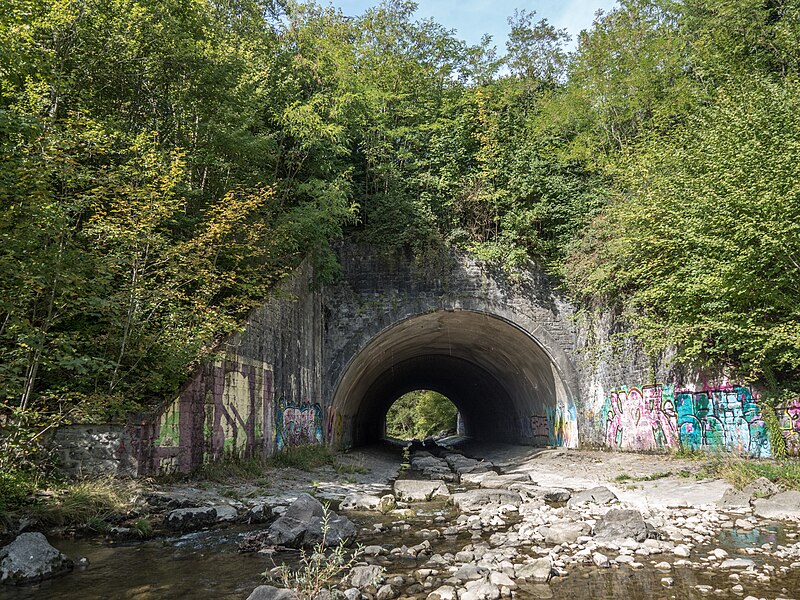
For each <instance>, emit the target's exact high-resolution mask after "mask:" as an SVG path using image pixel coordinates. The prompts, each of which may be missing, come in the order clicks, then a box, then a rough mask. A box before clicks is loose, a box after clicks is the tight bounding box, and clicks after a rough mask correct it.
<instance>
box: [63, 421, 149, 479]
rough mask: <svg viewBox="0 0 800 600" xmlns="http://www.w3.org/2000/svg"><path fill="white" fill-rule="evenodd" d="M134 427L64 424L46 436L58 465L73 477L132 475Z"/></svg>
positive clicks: (136, 470) (135, 440) (134, 472)
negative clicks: (48, 436)
mask: <svg viewBox="0 0 800 600" xmlns="http://www.w3.org/2000/svg"><path fill="white" fill-rule="evenodd" d="M137 436H138V430H137V428H136V427H127V426H122V425H108V424H101V425H65V426H62V427H59V428H58V429H57V430H56V431H55V432H54V433H53V435H52V437H51V438H50V440H49V444H50V447H51V448H52V449H53V451H54V452H55V454H56V460H57V462H58V465H59V468H60V469H61V470H62V471H64V472H65V473H66V474H67V475H70V476H72V477H76V478H80V477H89V476H97V475H117V476H121V477H125V476H128V477H130V476H135V475H136V474H137V473H138V462H137V458H136V443H137Z"/></svg>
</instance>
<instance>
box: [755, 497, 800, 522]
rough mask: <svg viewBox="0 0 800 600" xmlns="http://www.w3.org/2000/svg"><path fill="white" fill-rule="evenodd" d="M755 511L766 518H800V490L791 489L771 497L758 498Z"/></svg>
mask: <svg viewBox="0 0 800 600" xmlns="http://www.w3.org/2000/svg"><path fill="white" fill-rule="evenodd" d="M753 512H754V513H755V514H756V515H757V516H759V517H762V518H764V519H800V492H797V491H789V492H782V493H780V494H775V495H774V496H772V497H771V498H758V499H757V500H755V501H754V502H753Z"/></svg>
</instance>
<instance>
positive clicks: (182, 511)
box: [164, 506, 217, 531]
mask: <svg viewBox="0 0 800 600" xmlns="http://www.w3.org/2000/svg"><path fill="white" fill-rule="evenodd" d="M216 522H217V510H216V509H215V508H214V507H212V506H205V507H202V508H177V509H175V510H173V511H171V512H169V513H167V516H166V517H165V518H164V523H165V524H166V526H167V527H169V528H170V529H180V530H183V531H187V530H191V529H201V528H203V527H208V526H209V525H213V524H214V523H216Z"/></svg>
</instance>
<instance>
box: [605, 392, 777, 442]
mask: <svg viewBox="0 0 800 600" xmlns="http://www.w3.org/2000/svg"><path fill="white" fill-rule="evenodd" d="M601 419H602V420H603V422H604V427H605V429H604V431H605V443H606V445H607V446H609V447H611V448H617V449H620V450H638V451H641V450H659V449H665V448H672V449H677V448H679V447H684V448H690V449H693V450H700V449H710V448H719V449H725V450H730V451H733V452H736V453H739V454H742V455H748V456H759V457H768V456H770V455H771V451H770V445H769V434H768V433H767V430H766V426H765V424H764V420H763V419H762V418H761V412H760V409H759V407H758V402H757V398H756V397H754V395H753V392H752V390H751V389H750V388H749V387H745V386H730V385H726V386H720V387H713V388H709V389H703V390H699V391H691V390H676V389H675V387H674V386H672V385H663V384H655V385H646V386H641V387H619V388H615V389H613V390H611V392H610V393H609V395H608V398H607V399H606V403H605V405H604V407H603V410H602V412H601Z"/></svg>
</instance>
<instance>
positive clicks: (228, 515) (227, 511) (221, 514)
mask: <svg viewBox="0 0 800 600" xmlns="http://www.w3.org/2000/svg"><path fill="white" fill-rule="evenodd" d="M212 508H213V509H214V512H215V513H216V519H215V520H216V521H217V522H218V523H230V522H232V521H235V520H236V519H237V518H238V517H239V511H238V510H236V508H234V507H233V506H231V505H230V504H220V505H218V506H214V507H212Z"/></svg>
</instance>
